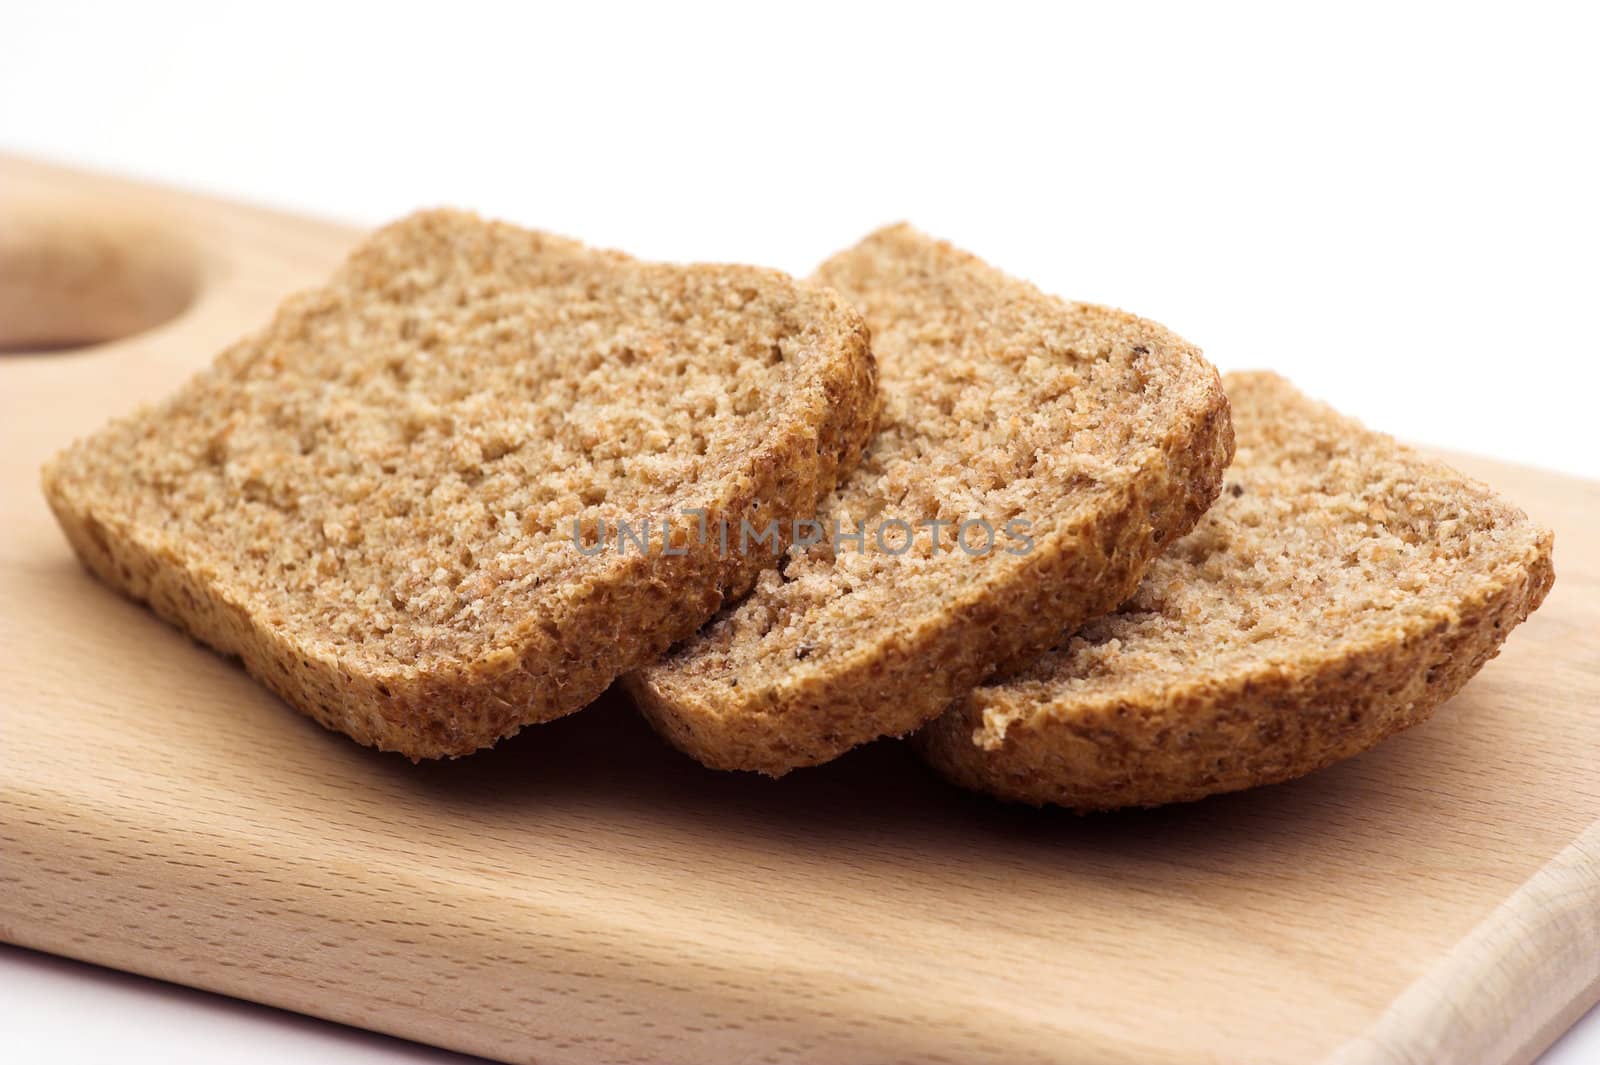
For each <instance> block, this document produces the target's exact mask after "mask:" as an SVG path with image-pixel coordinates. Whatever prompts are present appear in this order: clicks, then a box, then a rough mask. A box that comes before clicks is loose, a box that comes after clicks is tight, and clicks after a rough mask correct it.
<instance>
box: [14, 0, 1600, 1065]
mask: <svg viewBox="0 0 1600 1065" xmlns="http://www.w3.org/2000/svg"><path fill="white" fill-rule="evenodd" d="M580 7H581V9H580ZM3 11H4V13H3V14H0V150H8V151H13V152H21V153H25V154H31V155H38V156H42V157H46V158H51V159H55V160H58V161H63V162H71V163H79V164H83V165H87V166H93V167H97V168H102V169H111V170H116V171H123V172H127V173H130V174H135V175H141V176H146V177H151V178H156V179H159V180H163V181H167V182H170V183H177V184H181V185H185V186H189V187H193V188H198V189H202V190H207V191H213V192H218V193H222V194H226V195H229V196H233V197H237V198H243V199H248V200H253V201H258V202H262V203H267V204H272V205H278V206H283V207H289V208H293V209H298V210H302V211H308V212H312V213H316V214H321V215H327V216H332V217H336V218H341V219H348V220H354V221H360V222H372V223H376V222H379V221H383V220H386V219H388V218H390V217H393V216H396V215H399V214H402V213H404V212H406V211H409V210H411V209H413V208H415V207H418V206H421V205H425V204H436V203H451V204H458V205H462V206H468V207H473V208H476V209H478V210H480V211H482V212H484V213H487V214H492V215H499V216H503V217H506V218H510V219H513V220H515V221H518V222H522V223H525V224H529V225H534V226H538V227H541V228H546V229H553V230H556V231H560V232H565V233H568V234H570V235H573V236H577V237H580V238H582V239H584V240H587V241H589V242H591V243H597V244H603V245H610V246H616V247H621V248H624V249H626V250H628V251H631V252H635V253H637V254H640V255H644V256H648V257H655V258H667V259H734V260H746V261H755V262H762V263H766V264H770V265H774V266H779V267H783V268H785V269H788V270H791V271H795V272H800V273H803V272H806V271H808V270H809V269H810V268H811V266H812V265H814V264H815V263H816V262H817V261H818V260H820V259H821V258H823V257H824V256H826V255H828V254H830V253H831V252H833V251H835V250H837V249H839V248H842V247H844V246H846V245H848V244H851V243H853V242H854V241H855V240H856V239H857V238H859V237H860V236H861V235H863V234H864V233H865V232H866V231H867V230H869V229H871V228H873V227H875V226H877V225H880V224H882V223H885V222H889V221H893V220H896V219H901V218H905V219H909V220H911V221H913V222H914V223H916V224H917V225H919V226H921V227H922V228H924V229H926V230H929V231H931V232H933V233H935V234H938V235H940V236H945V237H948V238H950V239H953V240H955V241H956V242H957V243H960V244H963V245H965V246H967V247H969V248H971V249H972V250H974V251H977V252H978V253H980V254H982V255H983V256H985V257H986V258H988V259H990V260H991V261H993V262H995V263H996V264H998V265H1000V266H1002V267H1004V268H1006V269H1008V270H1010V271H1011V272H1013V273H1016V274H1020V275H1022V276H1025V277H1028V278H1030V279H1032V280H1034V281H1036V282H1038V283H1039V284H1040V285H1042V286H1043V287H1044V288H1046V289H1049V290H1051V291H1055V292H1058V293H1061V294H1063V295H1067V296H1070V297H1073V298H1079V299H1089V300H1095V301H1099V302H1105V303H1111V304H1116V305H1119V306H1123V307H1126V308H1128V309H1130V310H1134V311H1137V312H1138V313H1141V314H1144V315H1146V316H1148V317H1151V318H1155V319H1157V320H1159V321H1161V322H1163V323H1165V324H1166V325H1168V326H1170V327H1172V328H1173V329H1175V330H1176V331H1178V332H1179V333H1181V334H1183V335H1184V336H1186V337H1188V338H1190V339H1192V340H1194V341H1195V342H1197V343H1199V344H1200V345H1201V346H1202V347H1204V348H1205V350H1206V352H1207V353H1208V355H1209V356H1210V357H1211V358H1212V359H1213V361H1215V362H1216V363H1217V364H1218V365H1219V366H1221V367H1223V368H1224V369H1230V368H1243V367H1252V366H1264V367H1271V368H1275V369H1278V370H1280V371H1282V372H1284V373H1287V374H1288V375H1289V376H1291V377H1292V378H1294V379H1295V380H1296V381H1297V382H1299V383H1300V384H1301V385H1302V386H1303V387H1305V388H1306V389H1307V390H1308V391H1310V392H1312V393H1314V394H1316V395H1318V396H1321V397H1323V398H1325V399H1328V400H1330V401H1331V402H1333V403H1335V404H1336V405H1337V406H1340V407H1342V408H1343V409H1345V410H1347V411H1350V412H1352V413H1355V414H1357V415H1359V416H1361V417H1363V418H1364V419H1365V420H1367V421H1368V422H1369V423H1370V424H1372V425H1375V426H1377V427H1380V428H1384V429H1387V430H1390V431H1392V432H1395V433H1397V434H1399V435H1401V436H1404V437H1407V438H1410V439H1413V440H1416V441H1420V442H1426V443H1434V444H1441V445H1445V446H1450V447H1457V448H1463V449H1469V450H1475V451H1480V452H1485V453H1490V454H1495V455H1499V456H1502V457H1506V458H1513V459H1518V460H1522V461H1526V462H1530V463H1537V464H1540V465H1545V466H1551V467H1556V468H1561V469H1565V470H1569V471H1573V472H1578V473H1584V474H1588V475H1591V476H1600V442H1597V439H1596V430H1595V424H1594V421H1595V419H1594V414H1593V410H1594V405H1595V404H1594V399H1593V395H1592V388H1593V386H1594V384H1595V373H1594V370H1593V366H1594V365H1595V360H1596V357H1597V355H1600V342H1597V340H1596V328H1597V326H1596V323H1595V321H1594V310H1595V307H1596V297H1597V294H1600V267H1597V265H1596V263H1597V256H1600V196H1597V191H1596V190H1597V189H1600V164H1597V143H1600V133H1597V130H1600V74H1597V70H1600V58H1597V52H1596V47H1597V41H1600V34H1597V32H1596V26H1595V24H1594V23H1593V22H1592V21H1591V16H1589V14H1588V13H1587V12H1586V11H1585V10H1584V8H1583V7H1581V6H1579V5H1571V6H1565V7H1557V6H1539V5H1531V6H1530V5H1525V4H1519V5H1515V6H1513V5H1507V6H1505V7H1503V8H1500V9H1489V8H1475V7H1471V6H1466V5H1461V4H1452V5H1441V6H1438V7H1428V6H1416V7H1413V6H1401V5H1394V4H1381V5H1371V6H1367V5H1361V4H1349V3H1345V4H1339V5H1326V6H1324V7H1322V8H1320V9H1312V8H1311V7H1309V6H1305V5H1292V4H1280V5H1271V6H1265V5H1264V6H1259V7H1249V8H1239V7H1227V8H1221V9H1219V8H1215V7H1212V6H1210V5H1205V4H1185V5H1171V6H1166V5H1161V6H1147V5H1123V4H1112V3H1104V4H1097V5H1093V6H1074V7H1064V6H1063V7H1052V8H1049V9H1040V10H1031V9H1022V8H1009V7H1005V6H999V5H993V4H985V5H975V6H972V7H969V8H965V9H954V10H937V9H935V8H933V7H930V6H928V5H914V6H908V7H893V8H891V7H885V8H882V9H876V10H874V11H866V10H863V9H861V8H859V7H857V6H855V5H827V4H815V3H808V4H806V5H804V6H803V7H802V6H800V5H795V6H793V7H790V8H786V9H771V10H766V9H760V8H757V7H756V6H755V5H753V4H744V5H730V6H728V7H726V8H722V9H720V10H710V11H704V12H701V13H697V14H693V15H690V14H687V13H685V12H684V11H681V10H679V9H677V8H676V7H674V6H673V5H669V4H660V5H655V6H651V7H641V8H638V9H614V8H611V9H601V8H590V7H587V6H580V5H577V4H568V5H563V6H562V8H561V9H559V10H555V11H549V12H545V11H537V10H533V9H531V8H525V7H522V6H518V7H505V8H489V7H482V6H478V5H473V4H465V3H449V4H445V5H440V6H437V7H434V8H431V9H430V10H429V11H427V12H426V13H425V14H421V15H419V14H415V13H411V12H409V10H408V9H407V8H406V7H405V6H404V5H400V4H388V5H382V6H344V5H335V4H333V3H326V2H325V3H318V4H296V3H272V4H257V5H250V6H248V7H243V6H241V7H239V8H236V9H229V8H228V7H227V6H226V5H223V4H218V3H214V4H206V5H192V6H188V5H185V6H173V5H163V4H154V5H152V4H149V3H137V4H128V3H122V4H115V5H112V4H107V5H103V6H102V5H94V4H81V3H60V2H51V3H43V2H41V3H35V4H33V5H28V6H19V5H16V4H12V5H9V6H7V7H6V8H4V9H3ZM0 860H3V859H0ZM92 972H93V970H81V969H79V968H78V967H75V966H72V965H69V964H67V963H60V962H54V961H49V960H45V959H39V958H36V957H33V956H29V955H25V954H21V953H19V952H9V953H0V1033H3V1035H0V1038H3V1039H5V1040H7V1041H13V1040H17V1039H21V1040H24V1041H29V1043H30V1052H29V1053H28V1054H27V1055H25V1056H24V1058H21V1059H17V1060H59V1061H74V1060H82V1061H100V1060H106V1059H107V1058H109V1057H110V1056H111V1053H112V1051H113V1050H114V1051H115V1052H116V1055H117V1056H118V1057H119V1058H121V1059H122V1060H125V1061H128V1060H151V1061H163V1062H165V1061H168V1060H172V1057H173V1055H174V1053H176V1055H177V1057H178V1058H179V1059H180V1060H181V1059H184V1058H188V1057H191V1056H192V1057H197V1058H198V1057H203V1058H205V1059H207V1060H214V1061H221V1060H229V1061H233V1060H236V1061H250V1062H258V1061H260V1062H265V1061H287V1060H293V1059H296V1058H299V1057H303V1056H304V1055H305V1054H306V1053H308V1052H311V1051H313V1050H314V1052H315V1053H316V1054H317V1055H318V1057H319V1058H320V1060H338V1061H360V1060H370V1059H375V1058H384V1059H388V1058H389V1057H390V1056H392V1055H394V1054H396V1053H400V1054H401V1056H402V1057H404V1056H406V1055H411V1059H412V1060H435V1058H438V1059H440V1060H442V1059H443V1057H444V1056H439V1055H435V1054H434V1052H432V1051H426V1050H422V1049H420V1048H418V1049H410V1050H405V1051H397V1050H396V1049H395V1048H396V1047H398V1046H400V1044H395V1043H392V1042H387V1041H383V1040H380V1039H377V1038H376V1037H368V1036H361V1035H353V1034H346V1033H341V1031H340V1030H339V1029H336V1028H333V1027H332V1026H325V1025H318V1024H315V1023H313V1022H308V1021H301V1020H298V1019H293V1020H289V1019H282V1015H278V1014H274V1013H272V1012H271V1011H266V1010H260V1009H257V1008H255V1007H246V1006H242V1005H231V1004H230V1005H218V1003H219V1002H221V1000H218V999H213V998H210V997H206V996H200V995H196V994H193V993H189V992H178V991H173V990H155V989H154V985H149V984H145V983H142V982H140V981H135V980H132V979H130V978H124V977H115V976H110V975H84V973H92ZM1597 1059H1600V1020H1596V1019H1595V1018H1593V1017H1591V1019H1590V1020H1589V1022H1588V1023H1587V1025H1586V1027H1585V1028H1584V1029H1583V1030H1582V1031H1580V1032H1579V1033H1578V1034H1577V1035H1575V1036H1574V1037H1572V1038H1569V1040H1568V1041H1567V1043H1566V1044H1564V1046H1563V1048H1562V1050H1561V1051H1559V1052H1558V1053H1557V1054H1554V1055H1552V1056H1551V1060H1552V1061H1560V1062H1562V1063H1576V1062H1579V1061H1590V1060H1597Z"/></svg>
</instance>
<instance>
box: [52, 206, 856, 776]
mask: <svg viewBox="0 0 1600 1065" xmlns="http://www.w3.org/2000/svg"><path fill="white" fill-rule="evenodd" d="M876 409H877V397H876V384H875V369H874V365H873V362H872V358H871V353H870V350H869V347H868V337H867V332H866V329H865V327H864V325H863V323H862V321H861V318H860V316H859V315H858V314H857V313H856V312H855V311H854V310H853V309H851V308H849V307H848V306H847V305H845V304H844V303H843V302H842V301H841V300H840V299H839V298H838V297H837V296H835V295H834V294H832V293H828V292H825V291H822V290H819V289H814V288H811V287H810V286H806V285H803V284H801V283H799V282H796V281H793V280H792V279H790V278H789V277H787V276H785V275H782V274H779V273H777V272H775V271H770V270H763V269H757V268H753V267H744V266H672V265H661V264H649V263H641V262H637V261H635V260H632V259H630V258H628V257H627V256H624V255H621V254H618V253H614V252H604V251H595V250H590V249H587V248H585V247H583V246H582V245H579V244H577V243H574V242H572V241H569V240H565V239H562V238H558V237H552V236H548V235H544V234H540V233H536V232H530V231H526V230H522V229H519V228H516V227H513V226H509V225H504V224H498V223H491V222H485V221H482V220H479V219H478V218H476V217H474V216H472V215H469V214H464V213H459V212H453V211H431V212H425V213H421V214H418V215H415V216H412V217H410V218H407V219H404V220H402V221H400V222H397V223H395V224H393V225H390V226H388V227H387V228H385V229H383V230H381V231H379V232H378V233H377V234H376V235H374V236H372V237H371V238H370V239H369V240H367V241H366V243H365V244H364V245H363V246H362V247H360V248H359V249H358V250H357V251H355V252H354V254H353V255H352V256H351V257H350V258H349V260H348V261H347V262H346V263H345V264H344V265H343V267H342V268H341V269H340V270H339V271H338V272H337V273H336V274H335V275H334V277H333V278H332V280H330V281H329V282H328V283H327V284H326V285H325V286H323V287H321V288H319V289H316V290H314V291H309V292H305V293H302V294H300V295H297V296H294V297H292V298H291V299H289V300H288V301H287V302H286V303H285V304H284V305H283V306H282V307H281V309H280V310H279V311H278V313H277V315H276V317H275V318H274V319H273V320H272V322H271V323H270V324H269V325H268V326H266V328H265V329H263V330H262V331H260V332H258V333H256V334H254V335H252V336H250V337H247V338H246V339H244V340H242V341H240V342H239V343H237V344H235V345H234V346H232V347H231V348H229V349H228V350H226V351H225V352H223V353H222V354H221V355H220V356H219V357H218V358H217V360H216V361H215V363H214V364H213V365H212V366H211V367H210V368H209V369H207V370H205V371H204V372H202V373H200V374H199V375H198V376H197V377H195V378H194V379H193V380H192V381H191V382H190V383H188V384H187V385H186V386H185V387H183V388H182V390H181V391H179V392H178V393H177V394H176V395H174V396H172V397H171V398H170V399H168V400H167V401H165V402H163V403H161V404H160V405H158V406H156V407H154V408H151V409H146V410H143V411H140V412H138V413H135V414H134V415H132V416H131V417H127V418H124V419H121V420H119V421H116V422H113V423H112V424H111V425H110V426H108V427H107V428H105V429H104V430H102V431H101V432H99V433H98V434H97V435H95V436H93V437H91V438H89V439H86V440H82V441H79V442H77V443H76V444H74V445H73V446H72V447H71V448H69V449H68V450H67V451H65V452H64V453H62V454H61V455H60V456H58V457H57V458H56V459H55V460H53V461H52V462H51V463H50V464H49V465H48V466H47V467H46V469H45V471H44V489H45V493H46V496H47V497H48V499H49V502H50V505H51V507H52V508H53V509H54V511H55V514H56V516H57V518H58V520H59V521H60V523H61V526H62V528H63V529H64V530H65V531H66V534H67V537H68V539H69V540H70V541H71V543H72V546H73V547H74V548H75V549H76V550H77V552H78V554H79V555H80V556H82V558H83V560H84V562H86V563H87V564H88V566H89V568H90V569H92V570H93V571H94V573H96V574H97V575H99V576H100V577H101V578H102V579H104V580H105V581H106V582H108V583H109V584H111V585H113V586H114V587H116V588H118V589H120V590H121V591H123V592H125V593H126V594H128V595H130V596H132V597H134V598H136V599H139V600H143V601H145V602H147V603H149V605H150V606H151V607H153V608H154V609H155V611H156V612H157V613H158V614H160V615H161V616H162V617H163V618H166V619H167V620H168V621H171V622H173V623H174V624H176V625H178V626H181V627H182V628H184V629H186V630H187V631H188V632H189V633H191V634H192V635H194V636H195V637H197V638H198V639H200V640H202V641H204V642H206V643H208V644H210V645H212V646H213V647H215V648H217V649H218V650H221V651H223V652H226V653H228V654H234V655H238V656H239V657H240V658H242V659H243V662H244V665H245V666H246V668H247V669H248V670H249V671H250V672H251V673H252V674H254V675H255V676H256V677H257V678H259V679H260V680H261V681H262V682H264V683H265V684H266V685H267V686H269V687H270V688H272V689H273V690H274V691H276V692H278V693H279V694H280V695H282V696H283V697H284V698H285V699H287V700H288V701H289V702H290V703H292V704H294V705H295V706H296V707H298V708H300V709H301V710H303V711H305V712H306V713H307V714H309V715H311V716H312V717H314V718H316V719H317V720H318V721H320V722H322V723H323V724H324V725H326V726H328V727H330V728H335V729H339V730H342V731H344V732H346V733H348V734H349V735H350V736H352V737H354V738H355V739H357V740H359V741H361V742H362V743H366V744H371V745H374V746H377V747H381V748H384V749H386V750H394V751H399V752H402V753H404V754H406V755H409V756H411V757H412V758H424V757H436V756H444V755H460V754H465V753H468V752H470V751H473V750H475V749H477V748H480V747H484V746H487V745H490V744H493V743H494V742H495V741H496V740H498V739H500V738H502V737H504V736H507V735H510V734H512V733H514V732H516V731H517V730H518V729H520V728H521V727H522V726H524V725H527V724H530V723H533V722H539V721H545V720H548V719H551V718H554V717H557V716H560V715H562V714H566V713H568V712H570V711H572V710H576V709H578V708H579V707H581V706H583V705H584V704H585V703H587V702H589V701H590V700H591V699H593V698H594V697H595V696H596V695H598V694H599V693H600V692H601V691H602V690H603V689H604V688H605V687H606V686H607V684H608V683H610V681H611V680H612V679H613V678H615V677H616V676H618V675H619V674H621V673H622V672H624V671H626V670H629V669H632V668H634V667H636V666H639V665H641V664H643V663H645V662H647V661H649V660H650V659H652V658H654V657H656V656H657V655H659V654H660V653H661V652H662V651H664V650H666V648H667V647H668V646H669V645H670V644H671V643H672V641H674V640H676V639H680V638H682V637H683V636H686V635H688V634H689V633H691V632H693V631H694V630H695V629H696V628H698V627H699V626H700V625H701V624H702V623H704V622H705V621H706V620H707V619H708V618H710V617H711V616H712V615H713V614H714V613H715V612H716V610H717V609H718V607H719V606H720V605H721V604H722V602H723V601H724V599H725V598H726V597H728V596H733V595H738V594H741V593H743V592H744V591H746V590H747V589H748V587H749V586H750V583H751V582H752V581H753V580H754V578H755V575H756V572H757V571H758V570H759V569H760V568H761V567H762V566H763V565H769V566H770V565H772V564H774V561H773V560H772V559H771V558H770V557H763V556H762V555H759V554H745V555H740V554H729V553H725V552H723V551H721V550H720V549H719V547H718V545H717V544H716V543H715V542H714V541H710V540H707V539H705V538H695V537H689V536H686V535H684V534H683V533H682V532H681V531H679V532H675V533H674V534H673V537H674V539H673V540H672V541H671V543H670V544H668V541H667V539H666V537H665V536H664V535H663V533H662V529H663V528H664V527H669V526H670V525H671V524H672V523H673V521H674V519H676V518H677V516H678V515H679V513H680V511H684V510H698V511H701V512H703V515H704V517H705V518H706V520H711V521H716V520H722V519H731V520H735V521H737V520H741V519H747V518H749V519H760V520H766V519H767V518H769V517H778V518H785V517H790V516H796V515H806V514H810V513H811V512H812V511H813V510H814V508H815V506H816V503H817V501H818V499H819V498H820V497H821V496H822V495H823V494H825V493H826V492H828V491H829V490H830V489H831V488H832V487H833V486H834V484H835V483H836V481H837V480H838V478H839V477H840V476H841V475H842V474H843V473H844V472H845V471H847V470H848V469H850V468H851V467H852V466H854V465H855V463H856V462H857V460H858V458H859V455H860V452H861V449H862V447H863V446H864V444H865V442H866V440H867V439H868V438H869V436H870V435H871V432H872V427H873V424H874V421H875V418H876ZM619 521H626V522H628V523H630V527H631V528H632V529H633V532H634V542H633V544H632V545H628V544H627V543H624V544H622V545H621V546H620V547H619V545H618V543H617V542H616V539H614V538H613V536H612V534H613V532H614V531H615V529H616V525H617V523H618V522H619ZM644 521H650V522H652V523H653V524H654V529H655V532H654V533H653V538H651V537H646V538H643V544H644V546H646V547H647V548H648V549H647V550H646V549H642V548H641V544H640V540H641V538H640V537H639V536H638V533H639V531H640V526H641V524H642V523H643V522H644ZM678 524H679V525H680V526H681V524H682V523H681V522H679V523H678ZM608 540H610V541H611V542H610V543H609V544H607V541H608ZM630 546H631V548H632V549H628V548H629V547H630Z"/></svg>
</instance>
